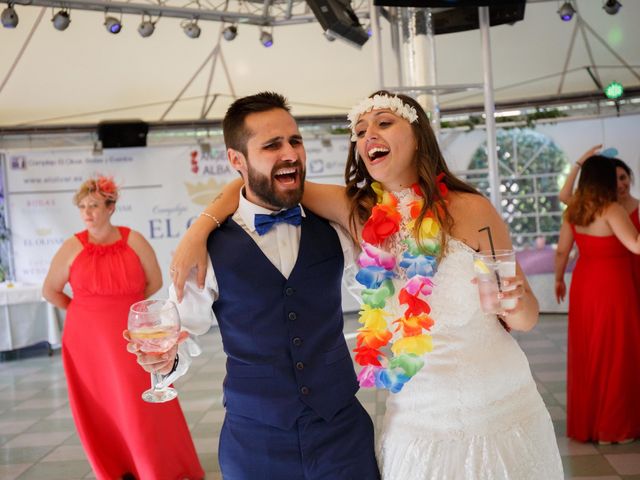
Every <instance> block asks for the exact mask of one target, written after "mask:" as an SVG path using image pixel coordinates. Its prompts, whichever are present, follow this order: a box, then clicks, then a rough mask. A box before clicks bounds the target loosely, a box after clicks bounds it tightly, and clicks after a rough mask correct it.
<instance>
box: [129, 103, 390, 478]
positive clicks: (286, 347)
mask: <svg viewBox="0 0 640 480" xmlns="http://www.w3.org/2000/svg"><path fill="white" fill-rule="evenodd" d="M223 132H224V139H225V144H226V146H227V156H228V159H229V162H230V163H231V165H232V166H233V168H235V169H236V170H237V171H238V172H240V174H241V175H242V178H243V180H244V183H245V189H244V195H241V198H240V203H239V207H238V210H237V211H236V212H235V214H234V215H233V217H231V219H229V220H228V221H226V222H224V223H223V224H222V225H221V227H220V228H218V229H216V230H214V232H213V233H212V234H211V235H210V236H209V239H208V243H207V247H208V251H209V257H210V264H209V267H208V270H207V277H206V281H205V288H204V289H203V290H200V289H198V288H197V287H196V285H195V282H189V281H188V282H187V285H186V287H185V292H186V293H185V296H184V300H183V301H182V303H181V304H180V305H179V309H180V313H181V316H182V317H183V326H185V327H186V329H188V330H190V331H191V332H198V333H203V332H205V331H206V330H207V329H208V328H209V326H210V325H211V323H212V320H213V315H215V319H217V322H218V325H219V327H220V333H221V336H222V342H223V345H224V350H225V353H226V354H227V362H226V366H227V375H226V378H225V380H224V398H225V408H226V415H225V420H224V424H223V427H222V431H221V433H220V445H219V450H218V457H219V461H220V467H221V470H222V474H223V477H224V478H225V480H236V479H238V480H240V479H242V480H245V479H246V480H249V479H250V480H256V479H270V480H271V479H272V480H281V479H287V480H311V479H313V480H316V479H317V480H320V479H327V480H329V479H331V480H342V479H344V480H348V479H351V480H354V479H359V480H360V479H362V480H369V479H378V478H379V472H378V468H377V465H376V460H375V456H374V449H373V425H372V422H371V419H370V417H369V415H368V414H367V412H366V411H365V410H364V409H363V407H362V405H361V404H360V403H359V402H358V400H357V399H356V398H355V393H356V391H357V390H358V383H357V380H356V376H355V372H354V369H353V363H352V361H351V357H350V355H349V349H348V347H347V345H346V342H345V339H344V335H343V332H342V330H343V318H342V301H341V288H340V285H341V279H342V273H343V269H344V262H345V254H344V253H346V255H349V252H350V251H351V241H350V239H348V238H346V236H345V235H344V234H342V235H341V233H340V232H338V231H336V230H335V229H334V228H333V227H332V226H331V225H330V224H329V223H328V222H327V221H325V220H323V219H322V218H319V217H317V216H316V215H314V214H313V213H312V212H310V211H308V210H304V209H302V208H301V206H300V205H299V202H300V199H301V197H302V190H303V185H304V178H305V162H306V154H305V150H304V146H303V143H302V137H301V135H300V132H299V131H298V127H297V124H296V122H295V120H294V119H293V117H292V116H291V114H290V113H289V106H288V105H287V102H286V100H285V99H284V98H283V97H282V96H281V95H278V94H274V93H269V92H263V93H259V94H257V95H253V96H249V97H245V98H241V99H239V100H237V101H235V102H234V103H233V104H232V105H231V106H230V107H229V109H228V111H227V114H226V116H225V118H224V121H223ZM170 360H171V361H173V360H172V359H170ZM182 361H183V353H182V350H181V354H180V361H179V362H178V364H179V363H180V362H182ZM141 363H142V362H141ZM180 370H184V368H182V369H181V368H180V366H179V365H178V370H177V371H180Z"/></svg>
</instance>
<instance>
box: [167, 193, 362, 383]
mask: <svg viewBox="0 0 640 480" xmlns="http://www.w3.org/2000/svg"><path fill="white" fill-rule="evenodd" d="M301 208H302V207H301ZM272 213H274V212H273V211H272V210H269V209H266V208H264V207H261V206H259V205H256V204H254V203H251V202H250V201H249V200H247V199H246V198H245V197H244V195H240V202H239V205H238V210H236V212H235V213H234V214H233V217H232V218H233V220H234V221H235V222H236V223H237V224H238V225H240V226H241V227H242V228H243V229H244V230H245V232H247V234H249V236H250V237H251V238H252V239H253V241H254V242H255V243H256V245H258V247H259V248H260V250H262V253H264V255H265V256H266V257H267V258H268V259H269V261H270V262H271V263H272V264H273V265H274V266H275V267H276V268H277V269H278V270H279V271H280V272H281V273H282V275H283V276H284V277H285V278H289V275H290V274H291V271H292V270H293V267H294V265H295V263H296V260H297V258H298V251H299V249H300V231H301V226H300V225H289V224H288V223H284V222H281V223H276V224H274V225H273V227H271V229H270V230H269V231H268V232H266V233H265V234H264V235H259V234H258V232H256V228H255V224H254V218H255V215H256V214H266V215H269V214H272ZM302 216H303V217H304V216H306V215H305V212H304V209H302ZM331 226H332V227H333V228H334V229H335V230H336V232H337V233H338V238H339V240H340V246H341V247H342V253H343V256H344V269H345V271H344V273H343V279H344V280H345V282H346V283H347V285H349V284H351V285H353V284H354V283H355V282H354V281H353V277H354V275H355V271H356V268H355V261H354V260H355V259H354V254H355V253H354V252H355V249H354V245H353V242H352V241H351V237H350V236H349V234H348V233H347V232H345V231H344V230H343V229H342V228H341V227H340V226H338V225H337V224H334V223H331ZM218 292H219V289H218V281H217V279H216V276H215V272H214V271H213V266H212V264H211V259H210V258H208V261H207V274H206V278H205V284H204V288H203V289H202V290H201V289H200V288H198V285H197V283H196V276H195V271H193V272H191V274H190V275H189V277H188V278H187V281H186V283H185V286H184V296H183V299H182V302H181V303H179V304H178V303H177V299H176V293H175V288H174V286H173V284H172V285H171V286H170V287H169V297H170V298H171V300H173V301H174V302H176V304H177V305H178V312H179V313H180V321H181V324H182V330H185V331H187V332H189V334H190V335H189V338H188V339H187V340H185V341H184V342H183V343H182V344H180V347H179V350H178V351H179V356H180V358H179V361H178V366H177V368H176V370H175V371H174V372H173V373H172V374H171V375H168V376H167V377H165V378H164V380H163V381H162V382H161V383H162V386H164V385H169V384H170V383H172V382H174V381H175V380H176V379H177V378H179V377H181V376H182V375H184V374H185V373H186V372H187V370H188V369H189V366H190V365H191V359H192V357H195V356H197V355H199V354H200V353H201V352H202V351H201V349H200V346H199V345H198V343H197V341H196V338H195V337H197V336H199V335H203V334H204V333H206V332H207V331H208V330H209V328H211V326H212V325H215V324H216V318H215V315H214V313H213V310H212V309H211V306H212V305H213V303H214V302H215V301H216V300H217V299H218Z"/></svg>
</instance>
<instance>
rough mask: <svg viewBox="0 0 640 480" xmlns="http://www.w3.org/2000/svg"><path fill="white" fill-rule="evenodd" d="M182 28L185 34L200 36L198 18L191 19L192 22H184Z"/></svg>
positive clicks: (190, 36) (194, 36) (191, 36)
mask: <svg viewBox="0 0 640 480" xmlns="http://www.w3.org/2000/svg"><path fill="white" fill-rule="evenodd" d="M182 30H184V34H185V35H186V36H187V37H189V38H198V37H199V36H200V27H199V26H198V20H191V21H190V22H186V23H183V24H182Z"/></svg>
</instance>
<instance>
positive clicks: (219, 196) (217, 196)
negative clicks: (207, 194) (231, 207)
mask: <svg viewBox="0 0 640 480" xmlns="http://www.w3.org/2000/svg"><path fill="white" fill-rule="evenodd" d="M221 198H222V193H219V194H218V195H216V198H214V199H213V200H211V203H216V202H217V201H218V200H220V199H221Z"/></svg>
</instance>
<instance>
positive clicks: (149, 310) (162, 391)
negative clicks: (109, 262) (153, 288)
mask: <svg viewBox="0 0 640 480" xmlns="http://www.w3.org/2000/svg"><path fill="white" fill-rule="evenodd" d="M127 328H128V329H129V338H130V339H131V342H132V343H134V344H136V345H137V347H138V349H139V350H140V351H141V352H144V353H146V354H150V355H162V354H163V353H165V352H167V351H169V350H171V348H172V347H173V346H174V345H175V344H176V342H177V341H178V336H179V335H180V315H179V314H178V308H177V307H176V304H175V303H173V302H172V301H171V300H143V301H141V302H137V303H134V304H133V305H131V308H130V309H129V321H128V327H127ZM161 382H162V375H160V374H157V373H152V374H151V388H150V389H149V390H146V391H145V392H144V393H143V394H142V398H143V399H144V400H145V401H147V402H151V403H162V402H167V401H169V400H173V399H174V398H176V396H177V395H178V392H177V391H176V390H175V389H174V388H171V387H168V386H166V387H163V386H161Z"/></svg>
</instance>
